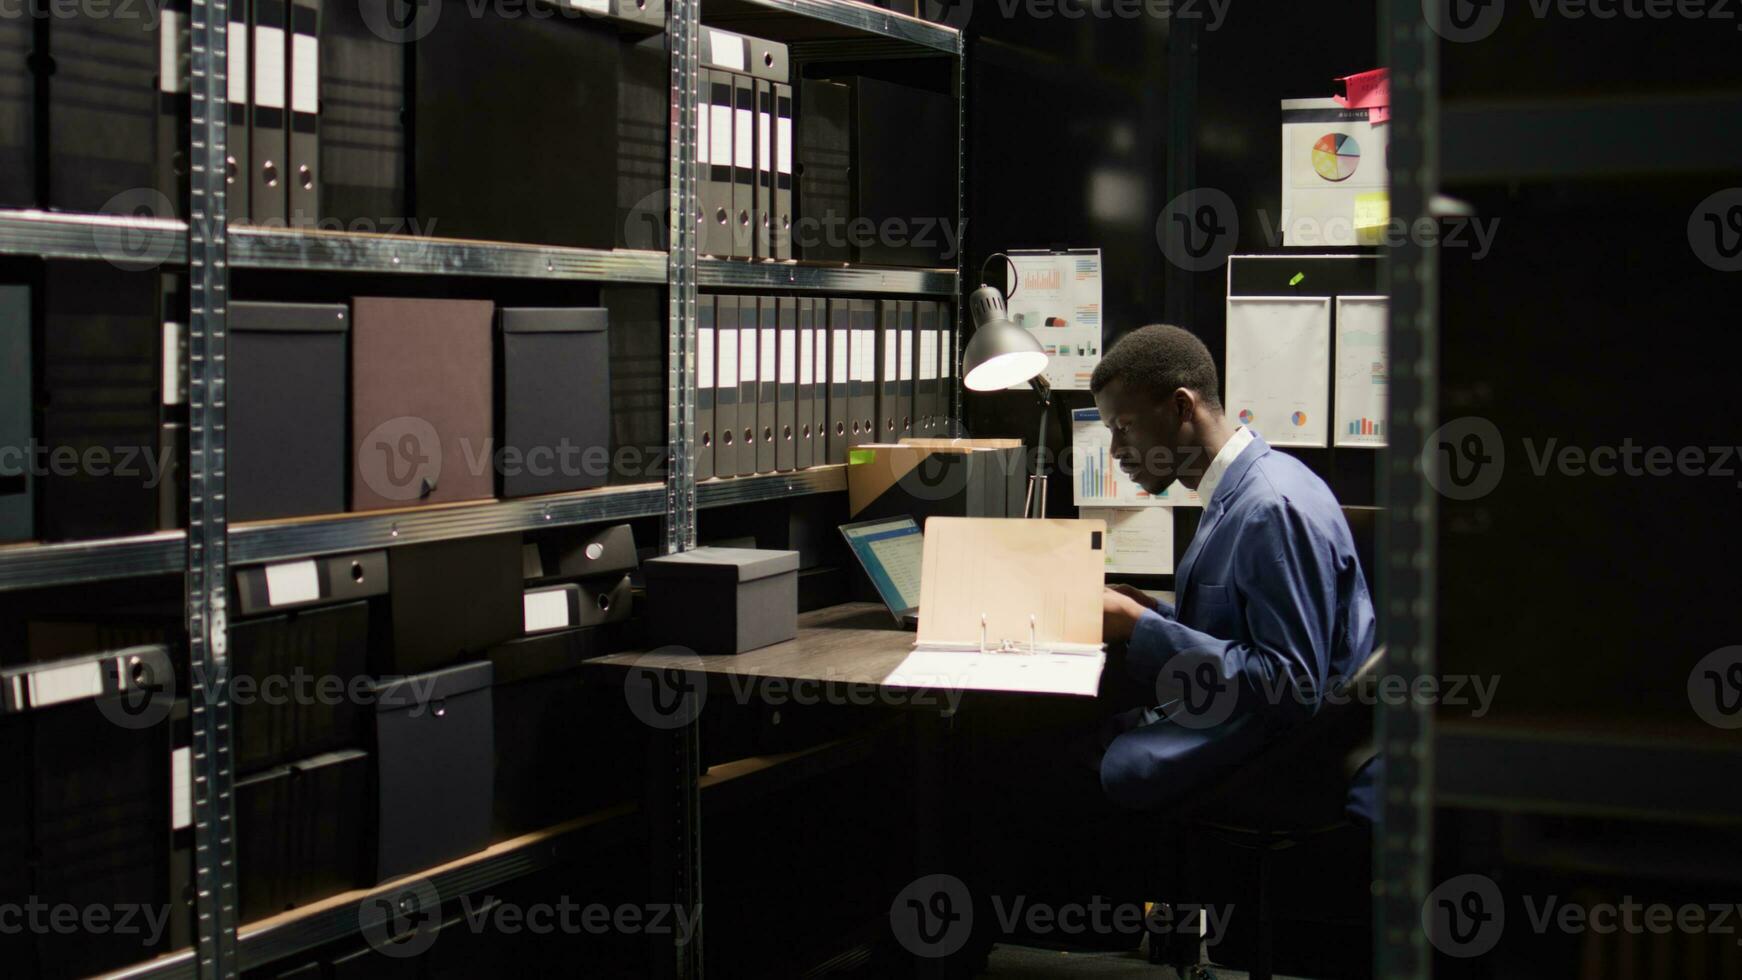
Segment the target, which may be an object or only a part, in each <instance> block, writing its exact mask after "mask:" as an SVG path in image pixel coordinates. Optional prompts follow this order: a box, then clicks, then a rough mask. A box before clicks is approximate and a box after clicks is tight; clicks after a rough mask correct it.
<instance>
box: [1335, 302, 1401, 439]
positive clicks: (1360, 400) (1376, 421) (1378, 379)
mask: <svg viewBox="0 0 1742 980" xmlns="http://www.w3.org/2000/svg"><path fill="white" fill-rule="evenodd" d="M1388 320H1389V314H1388V305H1387V300H1386V298H1385V297H1383V296H1339V297H1337V389H1336V399H1337V416H1336V418H1335V419H1334V420H1333V423H1332V429H1331V435H1332V438H1333V439H1334V440H1335V441H1336V444H1337V445H1339V446H1383V445H1385V406H1386V393H1387V391H1388V390H1389V389H1390V384H1389V382H1390V377H1391V359H1390V357H1389V352H1388V351H1387V349H1386V333H1385V331H1386V325H1387V322H1388Z"/></svg>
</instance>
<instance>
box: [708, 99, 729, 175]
mask: <svg viewBox="0 0 1742 980" xmlns="http://www.w3.org/2000/svg"><path fill="white" fill-rule="evenodd" d="M708 115H709V116H711V117H713V122H712V123H711V124H710V125H709V127H708V143H709V146H708V160H709V162H711V163H716V164H719V165H720V166H722V167H723V166H725V165H726V164H728V163H730V162H731V161H732V107H731V106H729V105H716V104H712V103H710V104H709V105H708Z"/></svg>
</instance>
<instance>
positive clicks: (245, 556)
mask: <svg viewBox="0 0 1742 980" xmlns="http://www.w3.org/2000/svg"><path fill="white" fill-rule="evenodd" d="M190 7H191V9H190V11H189V15H188V30H189V40H190V45H189V49H190V58H189V90H190V93H191V100H190V101H191V117H190V123H191V150H192V152H191V154H190V157H189V159H190V161H191V164H192V167H191V175H190V184H191V189H190V195H189V200H188V202H187V205H188V207H187V211H186V213H187V215H188V218H187V220H185V221H184V220H177V219H169V218H154V217H135V216H128V215H107V214H65V213H58V212H46V211H35V210H9V211H0V255H13V256H26V257H35V258H43V259H63V260H86V261H93V260H95V261H104V260H106V261H110V262H115V263H117V264H121V265H123V267H137V268H141V269H144V268H150V267H153V266H162V265H169V266H180V267H184V268H185V269H186V273H187V277H188V290H189V307H190V309H189V323H188V331H187V339H188V373H189V401H188V404H189V417H190V422H189V434H188V444H189V468H188V474H187V485H188V494H189V500H188V504H189V507H188V511H189V517H188V526H187V528H186V529H185V530H176V531H166V532H161V533H156V534H145V535H137V536H130V537H122V538H112V539H105V540H95V541H77V542H67V543H46V544H44V543H26V544H19V545H6V546H0V592H5V591H16V590H24V589H34V588H43V587H50V586H57V585H72V584H80V583H90V582H97V581H105V580H110V579H122V578H129V577H140V576H149V575H169V574H179V575H182V576H184V581H185V586H186V593H185V594H186V619H187V625H188V632H189V637H190V647H189V664H190V667H191V669H192V670H193V671H194V672H195V673H196V674H197V675H199V676H201V677H202V679H203V681H204V683H201V684H195V685H193V690H192V691H191V692H190V697H191V699H192V700H191V709H192V710H191V724H192V740H193V742H192V772H191V777H192V778H191V785H192V787H193V823H194V838H195V841H194V849H195V859H194V864H195V891H196V908H195V912H196V922H195V936H196V942H195V945H194V946H193V947H192V948H190V949H184V950H181V951H177V952H175V953H171V954H168V955H165V956H162V957H159V958H157V959H155V960H152V961H149V962H145V963H140V964H136V965H134V966H131V967H128V968H126V969H123V970H121V971H118V972H116V973H115V974H113V975H114V976H122V977H163V978H168V977H178V978H179V977H198V978H212V977H235V976H239V975H240V973H241V971H242V970H244V969H250V968H253V967H256V966H260V965H262V964H265V963H268V962H271V961H272V960H274V959H275V958H278V957H284V956H288V955H292V954H295V953H297V952H301V951H305V950H308V949H312V948H314V947H316V946H319V945H322V944H325V943H329V942H333V941H335V940H340V939H344V938H347V937H351V936H355V935H357V934H359V933H360V931H361V930H362V927H363V920H364V918H365V916H364V915H363V913H365V912H366V911H367V910H368V906H367V903H368V901H369V900H370V899H373V898H376V897H378V896H379V893H380V892H381V891H382V889H373V890H370V891H367V892H359V893H355V894H350V895H346V896H339V897H336V898H335V899H332V900H329V901H327V902H324V903H316V905H315V906H313V907H312V908H311V909H309V910H306V912H305V913H303V914H289V915H287V916H284V917H280V918H279V919H276V920H273V921H271V922H269V923H263V924H256V925H254V926H250V927H246V928H244V927H243V926H242V923H241V922H240V921H239V920H240V916H239V911H238V904H237V900H236V893H237V892H236V889H237V881H236V875H237V867H236V863H235V845H234V840H233V828H232V822H233V810H234V803H233V791H234V783H235V771H234V768H233V765H232V761H231V738H232V734H233V733H232V729H231V726H230V717H229V715H230V707H231V705H230V692H229V689H228V686H227V683H226V682H225V680H224V678H226V677H227V675H228V672H227V670H226V669H225V668H226V667H227V658H228V628H227V622H226V618H225V617H226V610H227V608H228V605H227V595H226V589H227V583H228V579H229V574H230V570H231V566H232V565H238V564H251V563H262V562H270V561H277V560H282V559H292V558H300V557H305V556H309V555H315V554H323V553H331V552H337V551H346V550H358V549H368V548H380V547H389V546H394V545H402V544H411V543H416V542H424V541H435V540H443V539H450V538H460V537H468V536H474V535H484V534H492V533H501V532H513V531H533V530H538V529H542V528H550V527H559V526H565V525H574V524H585V523H592V522H601V521H614V520H625V519H630V518H645V517H652V516H661V515H663V517H664V518H665V528H664V535H663V537H664V541H663V546H664V548H665V550H667V551H679V550H684V549H686V548H691V547H694V546H695V542H696V539H695V521H696V511H697V509H698V508H701V507H724V506H731V505H734V504H742V503H751V502H758V501H771V500H780V499H785V498H790V497H794V496H800V495H805V494H816V493H834V492H842V491H844V490H845V489H846V469H845V467H844V466H822V467H816V468H813V469H809V470H805V471H801V472H791V473H775V474H765V475H760V476H753V477H739V478H735V479H724V480H710V481H707V482H705V483H702V484H699V485H698V484H696V483H695V481H694V477H693V471H692V469H691V461H692V458H693V457H692V453H693V448H694V447H693V443H694V431H693V430H694V424H695V419H694V404H693V401H694V392H695V386H696V363H695V360H696V359H695V356H694V349H695V343H696V310H695V307H696V291H697V289H698V288H701V287H705V288H726V289H756V290H802V291H811V292H816V293H859V294H863V293H889V294H918V295H931V296H951V295H955V296H956V297H957V313H958V316H957V320H956V322H957V323H958V324H959V323H960V322H961V318H960V302H959V301H960V297H959V292H960V290H959V283H960V278H961V271H960V265H959V263H960V259H959V258H958V259H957V262H958V265H957V268H955V269H948V268H944V269H904V268H874V267H855V266H844V267H843V266H813V265H801V264H797V263H770V262H755V263H752V262H733V261H724V260H715V259H711V258H709V259H699V258H698V257H697V255H696V249H695V244H696V243H695V242H694V240H693V238H692V232H693V228H692V226H691V225H690V223H689V222H687V221H684V220H680V218H679V216H683V215H688V214H690V213H692V212H693V208H694V201H695V193H696V183H695V180H696V174H695V170H696V164H695V158H696V146H695V140H696V136H697V134H696V133H694V132H692V131H691V129H690V120H691V119H692V118H693V115H692V109H693V105H694V98H695V94H696V93H695V80H696V64H697V60H698V59H697V51H696V48H697V35H698V33H699V29H700V25H701V23H702V20H703V11H702V9H701V0H668V2H667V7H666V18H667V20H666V29H667V35H668V37H669V39H670V40H671V82H672V86H671V99H672V104H671V108H672V115H671V119H672V120H673V130H672V132H671V139H670V171H669V178H670V184H669V187H670V195H671V197H670V200H671V216H672V218H671V223H670V243H671V247H670V249H669V250H668V251H663V252H662V251H644V250H610V251H605V250H592V249H575V248H559V247H549V246H540V245H524V244H513V243H498V242H476V241H462V240H454V239H433V238H417V237H407V236H396V235H375V234H359V233H350V232H328V231H293V230H284V229H267V228H255V227H249V226H242V225H238V226H236V227H233V228H232V227H229V226H228V224H227V220H226V215H227V199H226V191H225V181H224V159H225V152H226V149H227V132H226V128H227V123H226V111H225V110H226V106H227V103H226V97H227V78H228V67H229V62H228V51H227V44H228V31H227V29H226V25H227V24H228V23H229V13H228V0H190ZM708 15H709V16H708V19H709V21H710V23H712V22H715V21H716V20H717V21H718V22H720V23H726V22H731V23H732V24H733V26H735V27H737V28H739V29H743V30H745V31H747V32H751V33H759V34H760V35H761V36H766V37H769V38H771V39H775V40H781V41H785V42H788V43H791V44H793V45H794V46H802V47H803V49H804V50H805V51H806V56H807V57H812V56H814V55H816V54H818V53H821V52H827V53H828V56H831V57H840V56H844V55H846V54H847V53H853V54H855V55H856V56H857V55H861V54H863V55H865V56H870V57H890V56H899V57H916V56H918V57H952V58H954V59H956V62H957V69H958V70H957V85H958V88H957V94H958V106H959V105H960V98H959V97H960V95H961V91H962V90H961V86H962V85H963V84H965V78H966V74H965V67H964V66H963V64H962V62H963V55H964V43H963V39H962V36H961V34H960V33H959V32H958V31H955V30H953V29H951V28H947V27H942V26H939V25H936V24H931V23H928V22H926V21H922V20H918V19H915V18H912V17H906V16H903V15H900V14H895V13H892V12H890V11H886V10H882V9H880V8H876V7H873V6H870V5H869V4H864V3H859V2H854V0H709V3H708ZM962 120H963V117H962V114H961V113H960V112H958V120H957V122H958V134H957V136H958V145H959V146H960V145H961V141H962V139H963V138H964V136H965V133H964V131H963V129H962ZM963 149H965V147H963ZM962 172H963V171H962V166H961V159H960V157H958V168H957V186H958V199H957V214H956V218H957V220H958V222H959V221H960V220H961V218H962V214H961V195H960V193H959V190H960V187H961V185H962V179H963V178H962ZM231 269H249V270H275V271H285V272H296V271H310V272H335V273H346V272H354V273H365V274H402V275H443V276H479V277H498V278H501V277H508V278H519V279H528V280H570V281H598V282H612V283H638V284H647V285H663V286H665V287H666V293H667V304H668V307H667V309H668V318H667V328H668V348H667V351H668V358H669V361H668V375H667V380H668V392H667V407H668V415H667V419H668V448H669V458H668V463H669V465H668V467H667V474H666V477H665V479H664V481H663V482H650V483H641V484H634V485H627V486H614V487H606V488H601V489H597V490H590V491H581V492H576V493H570V494H557V495H551V496H547V497H534V498H521V499H512V500H494V501H480V502H477V503H467V504H456V505H451V506H441V507H430V508H419V509H408V510H403V511H386V512H374V513H357V514H339V515H331V516H326V517H318V518H310V519H297V520H287V521H269V522H259V523H249V524H241V525H237V526H234V527H232V526H230V525H229V524H228V523H227V521H226V515H225V509H224V506H223V500H224V476H225V474H224V458H225V437H226V427H225V407H226V392H225V357H224V353H223V352H224V349H225V337H226V332H225V331H226V312H227V306H228V301H229V289H230V270H231ZM957 342H958V349H957V353H958V356H959V346H960V331H959V330H958V331H957ZM953 397H954V398H955V404H956V405H959V399H960V393H959V392H956V393H955V394H954V396H953ZM659 737H661V738H665V739H668V740H669V750H670V755H669V759H670V763H671V767H670V770H669V772H668V773H662V774H656V776H658V777H659V778H655V779H653V780H650V781H649V784H650V785H653V786H656V790H655V792H653V793H651V794H650V795H649V798H648V800H647V801H646V802H647V809H646V811H645V813H644V814H643V815H644V816H645V817H646V822H647V823H648V824H649V825H652V826H656V827H659V828H662V829H661V832H660V833H659V834H656V837H655V839H656V841H660V842H662V843H660V844H657V845H656V846H655V847H654V849H653V850H654V853H652V854H651V855H650V859H651V860H650V865H651V866H652V867H653V868H654V874H655V881H656V886H657V888H658V890H659V891H660V892H661V893H662V895H663V897H664V898H665V899H666V900H669V901H672V902H680V903H683V904H685V905H688V906H691V907H697V908H699V906H700V902H701V865H700V858H701V855H700V848H699V840H700V834H699V829H700V828H699V823H700V814H701V807H700V770H701V766H700V753H699V743H698V737H697V731H696V727H695V726H694V725H691V726H688V727H686V728H680V729H678V730H676V731H674V732H671V733H666V734H665V735H662V736H659ZM621 815H622V814H615V813H607V814H605V815H604V816H608V817H615V816H621ZM594 817H598V818H600V819H598V820H595V819H593V818H594ZM603 819H604V817H601V815H597V814H596V815H593V817H589V818H582V819H581V820H580V821H576V822H573V825H572V826H571V825H563V826H561V827H558V828H553V829H552V831H550V832H547V833H545V834H540V835H529V837H527V838H522V839H519V840H517V841H510V842H506V843H505V844H499V845H497V846H496V847H493V848H491V849H489V850H487V851H484V852H481V853H480V854H478V855H474V856H472V857H470V858H467V859H463V860H462V861H458V862H454V863H453V864H451V865H447V866H444V867H443V868H438V869H432V870H431V871H430V872H428V874H427V875H426V877H428V878H429V880H430V881H431V883H432V884H433V885H434V886H435V887H436V888H437V889H438V890H439V891H440V893H441V894H442V895H444V896H452V895H459V894H463V893H467V892H470V891H475V890H477V889H481V888H489V887H494V886H497V885H500V884H502V883H505V882H508V881H510V880H513V879H515V878H518V877H521V876H524V875H526V874H529V873H531V872H533V871H537V870H540V869H543V868H548V867H551V866H553V865H555V864H556V863H557V862H558V860H559V850H560V848H559V845H563V844H567V843H569V842H570V841H572V840H574V839H576V838H578V837H579V836H580V835H581V834H582V833H583V831H586V830H588V829H589V828H592V827H593V826H594V825H595V824H597V823H599V822H601V821H603ZM610 822H612V823H613V824H614V825H615V824H621V823H622V821H618V820H614V819H613V820H611V821H610ZM701 948H702V947H701V931H700V930H699V929H698V930H696V932H695V933H694V935H693V936H692V937H691V938H690V939H689V941H688V942H687V943H685V944H674V946H673V948H672V956H671V957H670V958H669V959H668V960H666V961H664V962H663V963H662V964H661V966H660V969H659V971H658V972H659V973H661V974H663V975H670V976H674V977H696V976H700V974H701V963H702V957H701Z"/></svg>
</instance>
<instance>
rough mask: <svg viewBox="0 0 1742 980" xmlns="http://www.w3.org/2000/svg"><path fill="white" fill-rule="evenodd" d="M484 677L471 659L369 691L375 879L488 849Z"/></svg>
mask: <svg viewBox="0 0 1742 980" xmlns="http://www.w3.org/2000/svg"><path fill="white" fill-rule="evenodd" d="M491 677H492V670H491V666H490V664H489V663H488V662H479V663H470V664H462V665H461V666H458V667H450V668H448V669H447V670H440V671H436V672H434V673H431V674H423V675H421V676H416V677H406V678H401V679H399V680H395V681H390V682H386V683H384V684H382V685H381V686H380V687H379V688H377V689H376V696H377V700H376V703H375V762H376V767H377V772H378V774H379V775H378V778H377V781H376V790H377V792H376V817H377V819H376V824H375V826H376V847H377V854H376V861H375V877H376V879H377V880H385V879H388V878H392V877H394V876H396V875H403V874H412V873H414V872H418V871H422V870H423V869H425V868H429V867H433V866H435V865H438V864H442V863H445V862H447V861H451V860H453V859H454V858H458V857H463V856H465V855H467V854H471V853H472V852H474V851H480V850H483V849H484V848H485V847H488V846H489V844H490V811H491V785H492V782H493V779H494V776H493V773H492V768H493V767H492V761H491V756H492V753H493V751H494V750H493V748H492V745H493V743H492V720H491V715H492V712H491V691H490V682H491Z"/></svg>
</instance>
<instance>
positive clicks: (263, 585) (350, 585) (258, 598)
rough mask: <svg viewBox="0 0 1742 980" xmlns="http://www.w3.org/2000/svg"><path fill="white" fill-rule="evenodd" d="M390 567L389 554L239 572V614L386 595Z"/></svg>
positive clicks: (279, 564)
mask: <svg viewBox="0 0 1742 980" xmlns="http://www.w3.org/2000/svg"><path fill="white" fill-rule="evenodd" d="M387 568H388V564H387V552H385V551H358V552H353V553H351V554H344V555H323V556H321V557H319V558H304V559H300V560H298V561H287V562H277V563H274V564H271V565H251V566H248V567H246V568H238V569H237V570H236V593H235V596H236V601H235V610H234V611H235V612H236V613H238V614H240V615H242V616H255V615H261V614H265V613H274V612H283V611H284V610H287V609H302V608H307V607H309V606H320V605H331V604H333V603H339V602H347V601H349V600H352V599H362V598H366V597H368V596H374V595H383V594H385V593H386V592H387V587H388V578H387Z"/></svg>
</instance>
